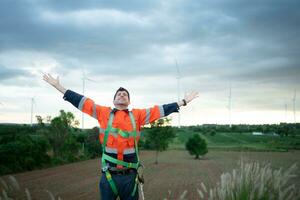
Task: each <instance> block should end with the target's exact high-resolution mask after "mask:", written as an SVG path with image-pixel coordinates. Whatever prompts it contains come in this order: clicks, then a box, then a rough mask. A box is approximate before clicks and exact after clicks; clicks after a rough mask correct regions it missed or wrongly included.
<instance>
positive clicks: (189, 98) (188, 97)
mask: <svg viewBox="0 0 300 200" xmlns="http://www.w3.org/2000/svg"><path fill="white" fill-rule="evenodd" d="M197 97H199V92H192V93H190V94H186V95H185V96H184V99H185V101H186V102H187V103H189V102H191V101H192V100H193V99H195V98H197Z"/></svg>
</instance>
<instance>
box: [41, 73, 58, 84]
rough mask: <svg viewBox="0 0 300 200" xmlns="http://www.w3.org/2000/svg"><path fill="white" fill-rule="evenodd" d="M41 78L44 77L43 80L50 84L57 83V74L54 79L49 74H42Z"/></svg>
mask: <svg viewBox="0 0 300 200" xmlns="http://www.w3.org/2000/svg"><path fill="white" fill-rule="evenodd" d="M43 79H44V81H46V82H47V83H49V84H50V85H52V86H57V85H59V77H58V76H57V78H56V79H55V78H53V77H52V76H51V75H50V74H44V76H43Z"/></svg>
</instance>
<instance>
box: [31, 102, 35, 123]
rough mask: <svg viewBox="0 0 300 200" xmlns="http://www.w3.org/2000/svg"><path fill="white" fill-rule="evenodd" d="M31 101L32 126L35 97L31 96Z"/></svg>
mask: <svg viewBox="0 0 300 200" xmlns="http://www.w3.org/2000/svg"><path fill="white" fill-rule="evenodd" d="M30 101H31V117H30V125H31V126H32V123H33V105H34V104H35V100H34V97H31V98H30Z"/></svg>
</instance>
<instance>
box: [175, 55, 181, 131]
mask: <svg viewBox="0 0 300 200" xmlns="http://www.w3.org/2000/svg"><path fill="white" fill-rule="evenodd" d="M175 62H176V70H177V76H176V79H177V101H178V102H179V101H180V78H181V76H180V71H179V66H178V63H177V60H176V59H175ZM178 128H180V112H179V113H178Z"/></svg>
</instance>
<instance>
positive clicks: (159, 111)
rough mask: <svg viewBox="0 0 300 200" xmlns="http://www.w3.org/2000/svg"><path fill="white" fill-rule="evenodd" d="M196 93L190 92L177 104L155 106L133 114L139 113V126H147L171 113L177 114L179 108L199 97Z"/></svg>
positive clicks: (138, 110)
mask: <svg viewBox="0 0 300 200" xmlns="http://www.w3.org/2000/svg"><path fill="white" fill-rule="evenodd" d="M198 94H199V93H198V92H192V93H190V94H186V95H185V97H184V99H183V100H181V101H179V102H174V103H169V104H164V105H160V106H158V105H156V106H153V107H151V108H148V109H137V110H136V111H135V112H138V113H139V120H140V124H141V125H145V124H149V123H151V122H153V121H155V120H157V119H159V118H162V117H166V116H168V115H169V114H171V113H173V112H179V107H180V106H186V105H187V104H188V103H190V102H191V101H192V100H193V99H195V98H197V97H198V96H199V95H198Z"/></svg>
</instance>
